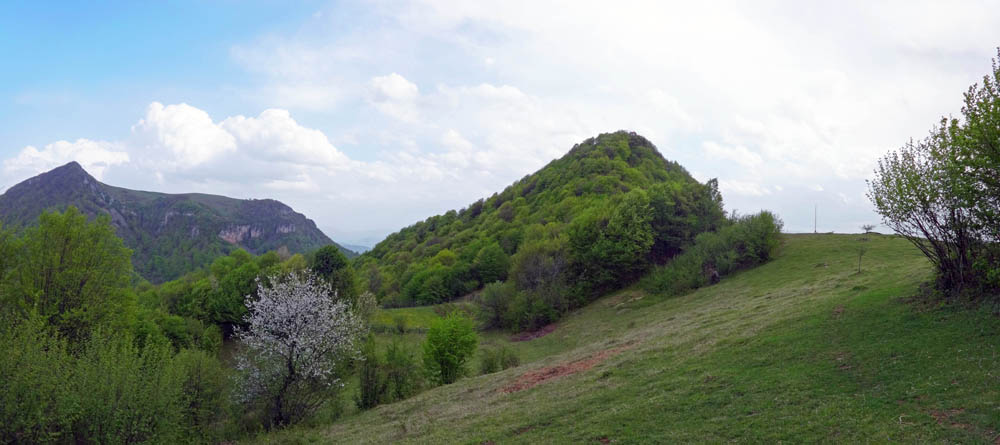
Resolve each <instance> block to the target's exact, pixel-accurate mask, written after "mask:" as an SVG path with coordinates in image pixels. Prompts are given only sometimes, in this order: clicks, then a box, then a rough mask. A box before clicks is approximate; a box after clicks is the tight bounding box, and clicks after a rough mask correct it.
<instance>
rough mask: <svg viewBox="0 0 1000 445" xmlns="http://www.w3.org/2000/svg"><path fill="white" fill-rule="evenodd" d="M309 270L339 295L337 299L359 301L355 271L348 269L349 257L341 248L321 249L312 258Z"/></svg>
mask: <svg viewBox="0 0 1000 445" xmlns="http://www.w3.org/2000/svg"><path fill="white" fill-rule="evenodd" d="M309 268H310V269H312V271H313V273H315V274H316V275H317V276H319V277H320V278H322V279H324V280H326V282H327V283H329V284H330V287H331V288H332V289H333V291H334V292H336V293H337V298H339V299H342V300H344V301H351V302H353V301H354V300H355V299H357V296H358V288H357V283H356V280H355V278H354V270H353V269H351V268H350V267H348V261H347V257H346V256H344V253H343V252H341V250H340V248H339V247H337V246H334V245H327V246H323V247H320V248H319V250H317V251H316V253H315V254H314V255H313V256H312V261H311V262H310V264H309Z"/></svg>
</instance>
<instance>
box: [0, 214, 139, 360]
mask: <svg viewBox="0 0 1000 445" xmlns="http://www.w3.org/2000/svg"><path fill="white" fill-rule="evenodd" d="M0 236H3V235H2V234H0ZM13 252H14V255H13V257H14V258H8V259H6V260H5V261H11V263H13V265H12V266H11V267H10V269H11V270H10V271H9V272H8V274H7V279H6V280H4V281H5V282H4V283H3V284H2V285H3V287H2V288H0V293H2V294H5V295H4V297H3V298H4V300H6V301H9V302H10V303H11V306H12V307H15V308H18V309H17V310H18V311H19V312H20V313H21V314H22V315H24V314H26V313H27V312H28V311H29V310H37V311H38V313H39V314H40V315H41V316H43V317H45V318H46V319H47V320H48V323H49V324H50V325H52V326H54V327H55V328H56V329H58V330H59V332H60V333H62V334H63V335H65V336H66V338H67V339H69V340H70V342H73V343H78V342H79V341H81V340H84V339H86V338H87V336H88V335H89V334H90V332H91V331H92V330H94V329H95V328H97V327H99V326H105V327H121V326H120V325H123V324H127V323H128V320H127V316H128V311H129V310H130V309H131V307H132V306H133V305H134V295H133V294H132V293H131V290H130V287H129V284H130V279H131V277H132V263H131V261H130V257H131V255H132V251H131V250H129V249H127V248H126V247H125V245H124V244H123V243H122V240H121V238H118V237H117V236H116V235H115V232H114V228H112V227H111V219H110V218H109V217H108V216H106V215H105V216H101V217H98V218H96V219H95V220H94V221H92V222H87V216H86V215H84V214H82V213H80V212H79V211H78V210H77V209H76V208H75V207H72V206H70V207H69V208H67V209H66V211H65V212H63V213H58V212H52V213H49V212H46V213H43V214H42V215H41V216H39V218H38V225H37V226H35V227H32V228H29V229H27V230H26V231H25V233H24V236H23V239H22V240H20V242H18V243H16V244H15V245H14V246H13ZM7 299H9V300H7Z"/></svg>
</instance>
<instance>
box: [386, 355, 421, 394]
mask: <svg viewBox="0 0 1000 445" xmlns="http://www.w3.org/2000/svg"><path fill="white" fill-rule="evenodd" d="M383 363H384V366H385V377H386V386H387V388H386V395H387V397H388V400H387V401H389V402H394V401H397V400H403V399H406V398H409V397H411V396H413V395H414V394H416V393H417V392H418V391H420V388H421V387H422V386H423V379H422V378H421V374H420V368H419V367H418V366H417V362H416V359H414V357H413V354H412V353H411V352H410V351H408V350H407V349H405V348H404V347H403V345H402V344H400V343H399V342H397V341H395V340H394V341H393V342H392V343H389V345H388V346H386V350H385V360H383Z"/></svg>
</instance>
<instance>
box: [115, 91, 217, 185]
mask: <svg viewBox="0 0 1000 445" xmlns="http://www.w3.org/2000/svg"><path fill="white" fill-rule="evenodd" d="M132 134H133V136H134V138H135V140H134V142H133V144H135V145H137V146H138V147H139V148H140V149H141V151H142V154H143V156H141V157H140V158H139V159H141V160H142V161H143V162H148V163H149V164H150V165H155V168H156V169H160V168H166V169H178V170H182V169H188V168H191V167H195V166H198V165H201V164H204V163H206V162H208V161H211V160H213V159H216V158H218V157H219V156H222V155H223V154H226V153H232V152H234V151H236V139H235V138H234V137H233V135H232V134H230V133H228V132H226V131H225V130H223V129H222V128H220V127H219V126H218V125H217V124H215V123H214V122H212V118H211V117H209V116H208V113H206V112H205V111H203V110H200V109H198V108H195V107H192V106H190V105H188V104H184V103H182V104H176V105H168V106H163V104H161V103H159V102H153V103H151V104H150V105H149V107H148V108H147V109H146V117H145V118H143V119H140V120H139V122H138V123H137V124H135V125H133V126H132Z"/></svg>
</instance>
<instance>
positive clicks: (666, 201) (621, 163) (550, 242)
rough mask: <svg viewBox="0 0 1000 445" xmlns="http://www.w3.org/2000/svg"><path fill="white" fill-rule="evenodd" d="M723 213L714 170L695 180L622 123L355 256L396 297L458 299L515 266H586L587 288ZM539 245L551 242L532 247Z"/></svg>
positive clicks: (674, 248) (387, 298) (619, 275)
mask: <svg viewBox="0 0 1000 445" xmlns="http://www.w3.org/2000/svg"><path fill="white" fill-rule="evenodd" d="M723 219H724V212H723V209H722V197H721V195H720V194H719V191H718V186H717V182H716V181H715V180H711V181H708V182H707V183H705V184H701V183H699V182H698V181H696V180H695V179H694V178H692V177H691V175H690V174H689V173H688V172H687V171H686V170H685V169H684V168H683V167H681V166H680V165H679V164H678V163H676V162H673V161H668V160H666V159H664V158H663V156H662V155H661V154H660V153H659V152H658V151H657V149H656V147H655V146H654V145H653V144H652V143H651V142H649V141H648V140H647V139H645V138H644V137H642V136H640V135H638V134H635V133H631V132H625V131H619V132H616V133H607V134H601V135H599V136H597V137H594V138H589V139H587V140H585V141H583V142H581V143H579V144H577V145H576V146H574V147H573V148H572V150H570V151H569V153H568V154H566V155H565V156H563V157H562V158H560V159H557V160H554V161H552V162H550V163H549V164H548V165H547V166H545V167H544V168H542V169H541V170H539V171H538V172H536V173H534V174H531V175H528V176H525V177H524V178H522V179H521V180H519V181H517V182H515V183H514V184H512V185H510V186H509V187H507V188H506V189H504V190H503V191H502V192H500V193H497V194H494V195H493V196H491V197H489V198H487V199H480V200H478V201H476V202H474V203H472V204H470V205H469V206H467V207H465V208H463V209H461V210H459V211H455V210H452V211H448V212H447V213H445V214H443V215H437V216H432V217H430V218H428V219H426V220H424V221H421V222H418V223H416V224H414V225H412V226H409V227H406V228H404V229H402V230H400V231H399V232H397V233H394V234H392V235H390V236H388V237H387V238H386V239H385V240H384V241H382V242H381V243H379V244H378V245H376V246H375V247H374V248H373V249H372V250H371V251H369V252H367V253H365V254H364V255H362V256H361V257H359V258H358V259H357V261H356V263H355V266H356V270H357V271H358V277H359V279H360V280H362V282H363V284H364V286H365V287H367V289H368V290H370V291H371V292H373V293H374V294H376V295H378V296H379V297H380V299H381V300H382V301H383V303H384V304H386V305H390V306H391V305H415V304H417V305H419V304H432V303H439V302H443V301H448V300H452V299H454V298H458V297H461V296H463V295H465V294H467V293H469V292H471V291H474V290H476V289H478V288H480V287H482V286H483V285H484V284H487V283H490V282H494V281H503V280H506V279H508V278H509V277H510V274H511V273H512V272H517V273H522V278H523V279H522V280H521V281H524V280H530V279H531V278H529V276H530V275H532V274H534V275H536V276H537V278H538V279H543V277H542V276H541V275H538V274H542V275H544V274H545V272H544V271H543V270H542V269H545V268H546V267H547V268H548V273H549V274H550V275H551V274H553V273H554V274H556V275H560V274H563V272H564V271H563V269H565V272H567V273H568V272H569V271H570V269H573V268H575V269H576V270H575V271H574V273H575V274H577V275H579V276H586V277H590V278H589V279H588V280H587V282H586V283H585V287H586V288H585V289H581V290H582V291H584V293H585V294H590V293H593V292H598V291H600V290H606V289H607V288H608V287H609V286H612V285H613V283H619V282H622V281H624V282H629V281H631V280H634V279H636V278H638V276H639V275H640V274H641V273H642V272H643V271H644V270H645V269H646V268H648V267H649V266H650V265H652V264H661V263H664V262H666V261H667V260H668V259H669V258H671V257H672V256H674V255H676V254H677V253H679V252H680V251H681V250H682V249H683V247H684V246H685V245H687V244H689V243H691V242H692V241H693V240H694V237H695V236H696V235H697V234H698V233H701V232H705V231H710V230H714V229H715V228H716V227H717V226H718V225H719V224H721V223H722V221H723ZM540 251H544V252H547V253H543V254H541V256H538V255H534V254H535V253H539V252H540ZM532 256H535V258H531V257H532ZM543 257H544V258H543ZM529 263H532V264H534V265H533V266H532V265H529ZM546 265H547V266H546ZM549 278H551V276H550V277H549ZM521 284H522V285H524V286H529V287H533V285H530V284H529V283H528V282H527V281H524V282H522V283H521Z"/></svg>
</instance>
